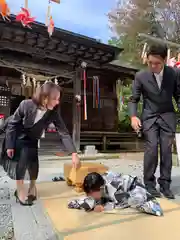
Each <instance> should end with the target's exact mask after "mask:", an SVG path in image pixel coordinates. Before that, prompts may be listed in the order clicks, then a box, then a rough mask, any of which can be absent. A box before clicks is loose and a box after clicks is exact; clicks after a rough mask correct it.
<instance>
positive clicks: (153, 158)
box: [144, 117, 175, 187]
mask: <svg viewBox="0 0 180 240" xmlns="http://www.w3.org/2000/svg"><path fill="white" fill-rule="evenodd" d="M174 137H175V133H174V132H173V131H172V130H171V128H170V127H169V126H168V124H167V123H166V122H165V121H164V120H163V119H162V118H161V117H158V118H157V119H156V121H155V122H154V123H153V124H152V126H151V127H150V129H148V130H145V131H144V138H145V152H144V184H145V185H146V186H148V187H155V186H156V178H155V172H156V168H157V166H158V152H159V151H158V146H160V177H159V179H158V183H159V184H160V186H163V187H169V186H170V183H171V170H172V144H173V140H174Z"/></svg>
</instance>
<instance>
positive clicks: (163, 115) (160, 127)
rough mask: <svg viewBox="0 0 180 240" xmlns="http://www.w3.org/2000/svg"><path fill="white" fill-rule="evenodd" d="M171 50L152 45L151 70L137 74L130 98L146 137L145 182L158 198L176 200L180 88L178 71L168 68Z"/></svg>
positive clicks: (134, 116) (137, 123) (133, 116)
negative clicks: (175, 155) (157, 174)
mask: <svg viewBox="0 0 180 240" xmlns="http://www.w3.org/2000/svg"><path fill="white" fill-rule="evenodd" d="M166 60H167V47H166V46H164V45H152V46H151V47H150V48H149V51H148V53H147V62H148V66H149V70H144V71H140V72H138V73H137V74H136V76H135V80H134V82H133V90H132V97H131V98H130V103H129V107H130V115H131V125H132V127H133V129H134V130H135V131H136V132H138V131H139V130H140V129H141V128H142V131H143V134H144V138H145V153H144V183H145V185H146V188H147V190H148V191H149V192H150V193H151V194H152V195H153V196H155V197H160V196H161V194H160V192H161V193H162V194H163V195H164V196H165V197H167V198H170V199H173V198H174V195H173V193H172V192H171V190H170V184H171V169H172V152H171V149H172V143H173V140H174V136H175V131H176V116H175V112H174V107H173V102H172V97H174V99H175V101H176V103H177V105H178V108H179V109H180V85H179V83H178V81H177V80H178V77H177V73H176V71H175V70H174V69H173V68H171V67H168V66H166V65H165V64H166ZM141 96H142V97H143V111H142V119H141V120H140V119H139V118H138V117H137V104H138V102H139V100H140V97H141ZM158 144H159V145H160V177H159V179H158V183H159V185H160V192H158V191H157V189H156V178H155V176H154V174H155V171H156V168H157V165H158Z"/></svg>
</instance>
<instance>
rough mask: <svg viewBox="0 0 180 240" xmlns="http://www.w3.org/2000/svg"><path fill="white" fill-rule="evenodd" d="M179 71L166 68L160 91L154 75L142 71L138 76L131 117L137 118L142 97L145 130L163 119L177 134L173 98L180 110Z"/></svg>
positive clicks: (134, 87) (134, 86)
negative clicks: (159, 119)
mask: <svg viewBox="0 0 180 240" xmlns="http://www.w3.org/2000/svg"><path fill="white" fill-rule="evenodd" d="M179 75H180V74H179V70H177V69H173V68H171V67H167V66H165V67H164V73H163V80H162V84H161V89H159V87H158V85H157V82H156V78H155V76H154V74H153V73H152V72H150V71H148V70H147V71H140V72H138V73H137V74H136V76H135V80H134V82H133V89H132V96H131V98H130V102H129V110H130V115H131V116H137V104H138V102H139V100H140V97H141V95H142V98H143V110H142V125H143V130H148V129H149V128H150V127H151V126H152V124H153V123H154V122H155V121H156V119H157V117H162V118H163V120H164V121H165V122H166V123H167V124H168V126H169V128H170V129H171V130H172V131H173V132H175V130H176V115H175V112H174V107H173V102H172V97H174V98H175V101H176V103H177V105H178V109H180V78H179Z"/></svg>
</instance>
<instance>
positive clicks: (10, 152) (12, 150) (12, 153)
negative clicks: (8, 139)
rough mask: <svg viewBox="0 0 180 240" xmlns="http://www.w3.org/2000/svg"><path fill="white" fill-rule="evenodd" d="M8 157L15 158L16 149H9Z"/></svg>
mask: <svg viewBox="0 0 180 240" xmlns="http://www.w3.org/2000/svg"><path fill="white" fill-rule="evenodd" d="M7 155H8V157H9V158H13V157H14V149H7Z"/></svg>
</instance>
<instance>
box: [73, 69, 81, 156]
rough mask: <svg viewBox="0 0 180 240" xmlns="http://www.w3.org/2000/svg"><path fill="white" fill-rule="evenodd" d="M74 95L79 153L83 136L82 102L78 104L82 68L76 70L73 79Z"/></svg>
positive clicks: (74, 132) (74, 118) (74, 117)
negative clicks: (81, 135) (81, 136)
mask: <svg viewBox="0 0 180 240" xmlns="http://www.w3.org/2000/svg"><path fill="white" fill-rule="evenodd" d="M73 95H74V97H73V142H74V145H75V147H76V149H77V151H78V152H79V151H80V134H81V101H80V102H79V103H78V100H77V96H81V78H80V68H77V69H76V73H75V76H74V79H73Z"/></svg>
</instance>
